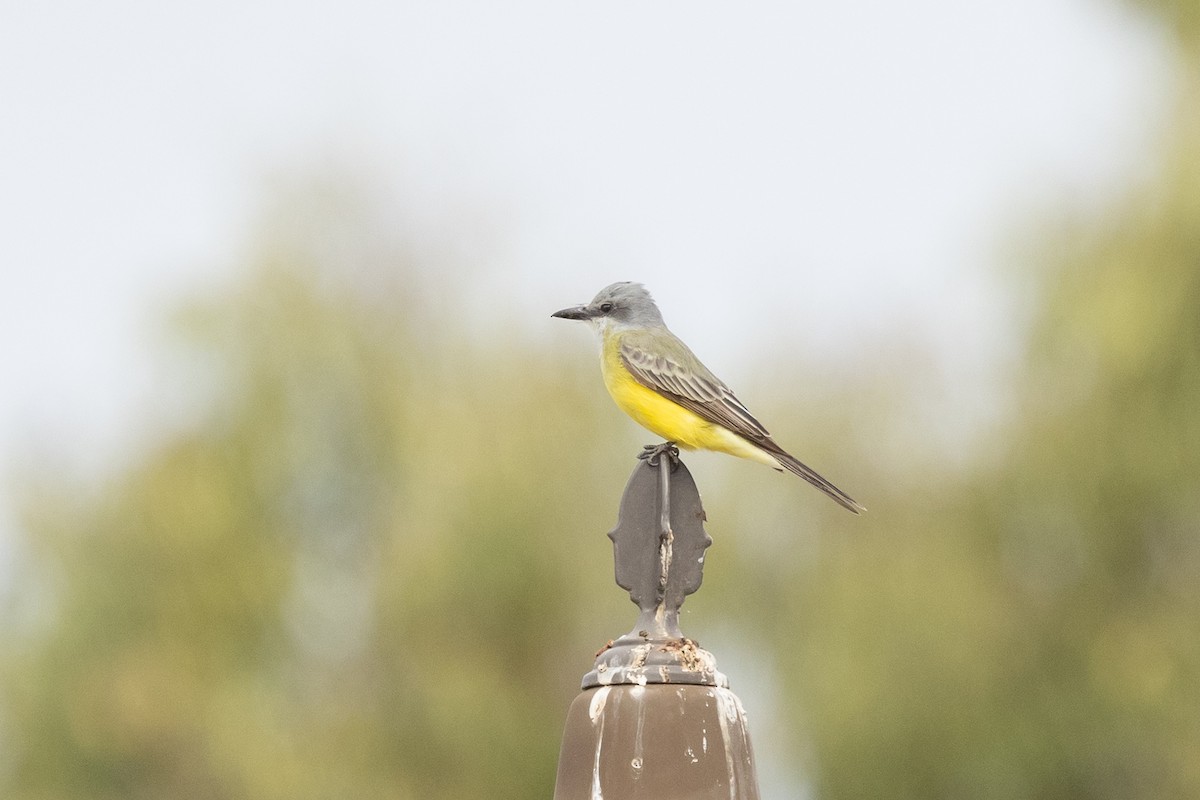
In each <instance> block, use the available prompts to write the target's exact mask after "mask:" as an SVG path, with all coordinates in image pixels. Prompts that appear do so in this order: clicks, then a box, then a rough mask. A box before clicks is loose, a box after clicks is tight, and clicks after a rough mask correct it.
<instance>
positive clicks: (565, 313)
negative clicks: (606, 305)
mask: <svg viewBox="0 0 1200 800" xmlns="http://www.w3.org/2000/svg"><path fill="white" fill-rule="evenodd" d="M550 316H552V317H558V318H559V319H591V318H592V315H591V314H589V313H588V310H587V306H571V307H570V308H564V309H563V310H562V311H555V312H554V313H553V314H551V315H550Z"/></svg>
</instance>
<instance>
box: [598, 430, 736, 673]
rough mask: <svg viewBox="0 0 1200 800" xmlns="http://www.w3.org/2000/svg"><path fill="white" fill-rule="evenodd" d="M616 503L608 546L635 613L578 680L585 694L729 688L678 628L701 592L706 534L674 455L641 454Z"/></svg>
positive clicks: (668, 451) (692, 486) (693, 492)
mask: <svg viewBox="0 0 1200 800" xmlns="http://www.w3.org/2000/svg"><path fill="white" fill-rule="evenodd" d="M639 458H640V461H639V463H638V465H637V467H636V468H635V469H634V471H633V474H632V475H631V476H630V478H629V483H628V484H627V485H626V487H625V494H624V495H623V496H622V497H621V510H620V515H619V518H618V520H617V526H616V527H615V528H613V530H612V531H611V532H610V533H609V534H608V536H609V538H610V539H612V541H613V560H614V562H615V565H616V578H617V585H618V586H620V587H621V588H623V589H626V590H628V592H629V597H630V599H631V600H633V602H634V603H635V604H637V607H638V609H639V611H640V612H641V613H640V615H639V616H638V620H637V624H636V625H635V626H634V628H633V630H632V631H630V632H629V633H627V634H625V635H624V636H622V637H621V638H619V639H617V640H616V641H615V642H612V643H610V645H609V646H608V647H606V648H605V649H603V650H602V651H601V652H600V653H599V654H598V655H597V658H596V664H595V667H594V669H593V670H592V671H591V672H589V673H588V674H587V675H586V676H584V682H583V685H584V688H588V687H590V686H602V685H610V684H620V683H636V684H641V685H645V684H647V683H690V684H703V685H708V686H728V681H727V680H726V679H725V676H724V675H722V674H721V673H719V672H717V670H716V664H715V662H714V660H713V657H712V655H711V654H709V653H708V652H706V651H704V650H701V649H700V647H699V646H698V645H697V644H696V642H694V641H692V640H691V639H687V638H685V637H684V636H683V633H682V632H681V631H680V630H679V608H680V606H682V605H683V601H684V598H685V597H687V595H689V594H692V593H693V592H695V591H696V590H697V589H699V588H700V582H701V581H702V580H703V578H704V551H705V550H706V549H707V548H708V546H709V545H711V544H712V538H711V537H710V536H709V535H708V532H707V531H705V530H704V519H705V517H704V508H703V506H702V505H701V503H700V492H699V491H698V490H697V489H696V482H695V481H694V480H693V479H692V475H691V473H690V472H688V469H687V467H686V466H684V464H683V462H682V461H681V460H680V459H679V451H678V449H676V448H675V446H674V444H672V443H670V442H667V443H666V444H664V445H656V446H652V447H648V448H646V451H645V452H644V453H643V454H642V455H641V456H640V457H639Z"/></svg>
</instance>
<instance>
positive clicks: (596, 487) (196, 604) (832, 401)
mask: <svg viewBox="0 0 1200 800" xmlns="http://www.w3.org/2000/svg"><path fill="white" fill-rule="evenodd" d="M1154 5H1161V6H1163V8H1164V9H1165V10H1167V11H1169V12H1170V13H1169V14H1166V15H1164V16H1167V17H1172V16H1173V15H1174V16H1179V17H1180V19H1182V20H1185V21H1186V20H1189V19H1190V20H1194V19H1195V15H1196V11H1195V7H1194V4H1186V7H1185V4H1175V5H1171V4H1157V3H1156V4H1154ZM1168 6H1169V8H1168ZM1175 12H1178V14H1176V13H1175ZM1179 30H1180V31H1181V37H1182V38H1183V39H1184V40H1185V44H1186V43H1187V42H1188V41H1190V40H1189V39H1188V37H1189V36H1193V35H1194V34H1193V33H1191V32H1190V31H1191V28H1190V27H1188V26H1187V25H1183V24H1180V26H1179ZM1183 49H1184V50H1185V51H1186V52H1194V51H1193V50H1192V49H1190V48H1189V47H1185V48H1183ZM1190 59H1191V57H1190V56H1185V57H1184V62H1185V63H1186V64H1189V65H1190V66H1191V67H1192V68H1188V69H1183V70H1181V79H1180V85H1179V95H1178V105H1177V107H1176V114H1175V116H1174V117H1173V119H1172V122H1171V125H1170V126H1169V129H1168V130H1167V131H1166V132H1165V133H1164V135H1163V137H1162V139H1161V150H1162V152H1161V158H1160V161H1159V165H1158V166H1159V169H1158V171H1157V173H1155V174H1154V175H1152V176H1150V177H1149V178H1147V179H1146V180H1145V181H1144V182H1143V183H1142V184H1140V185H1139V186H1137V187H1135V188H1134V189H1132V190H1131V191H1130V192H1129V193H1128V194H1127V196H1126V197H1125V198H1123V199H1122V200H1121V201H1120V202H1118V203H1115V204H1114V205H1113V206H1111V207H1110V208H1108V209H1106V210H1105V211H1103V212H1102V213H1100V214H1099V215H1098V216H1090V217H1088V218H1086V219H1082V220H1074V221H1070V222H1065V223H1063V224H1062V225H1061V227H1060V229H1057V230H1054V231H1052V232H1050V233H1048V234H1047V235H1046V236H1045V238H1044V247H1043V248H1042V255H1041V256H1040V257H1039V258H1038V259H1035V260H1034V263H1033V264H1032V267H1033V268H1032V269H1030V270H1029V271H1028V272H1027V273H1025V274H1023V275H1017V276H1015V277H1014V280H1018V281H1023V282H1024V283H1023V289H1024V293H1025V294H1026V295H1027V296H1028V297H1029V303H1030V305H1029V309H1028V311H1029V315H1030V318H1031V320H1032V324H1031V328H1030V336H1029V342H1028V347H1027V353H1026V356H1025V358H1023V359H1022V360H1021V362H1020V363H1019V365H1017V369H1016V370H1015V374H1014V375H1013V376H1012V381H1011V387H1012V408H1013V412H1012V414H1011V415H1010V417H1009V418H1008V420H1007V421H1006V422H1005V424H1004V425H1003V426H1001V430H1000V431H998V433H997V435H996V437H995V441H993V442H990V443H987V444H986V445H983V446H980V447H979V448H978V452H977V453H975V454H974V455H973V456H970V457H967V458H965V459H963V461H962V462H961V463H956V464H954V465H952V466H950V467H945V468H942V469H938V468H937V467H936V466H935V465H933V464H932V463H931V462H932V460H931V459H930V458H928V456H927V454H922V453H921V452H920V448H921V445H922V441H923V440H924V437H926V436H927V435H930V434H929V432H928V431H922V430H921V429H919V428H918V429H916V430H914V429H913V428H912V424H911V418H910V416H909V415H908V413H907V412H906V411H904V410H903V409H902V407H901V406H902V404H901V403H899V402H898V401H897V398H898V397H900V396H901V395H902V394H903V392H904V390H905V388H906V387H905V386H902V385H899V383H900V382H901V381H902V379H901V378H898V377H897V376H895V375H893V374H882V373H878V372H876V373H872V372H871V371H870V370H869V369H868V370H864V371H863V374H862V376H861V377H860V378H859V379H858V380H857V382H855V381H853V380H848V379H847V378H846V377H845V376H826V377H828V378H829V380H828V381H823V380H821V376H818V375H813V374H812V373H811V372H810V373H809V374H808V376H807V380H806V385H807V386H809V387H811V386H821V385H828V386H830V387H831V388H830V389H829V390H828V391H827V393H826V394H824V395H818V396H808V397H806V398H805V399H804V401H803V403H798V404H797V405H802V406H803V407H804V408H806V409H814V413H816V411H815V410H816V409H821V412H820V413H824V414H826V415H827V416H826V417H824V418H819V419H818V418H808V419H804V420H796V419H795V414H794V413H793V412H791V411H790V412H788V413H785V412H783V410H782V409H778V408H777V409H774V410H772V409H770V408H764V409H763V416H764V418H766V419H769V420H772V421H779V422H781V423H783V424H784V425H785V426H786V425H793V426H795V427H796V429H798V430H799V429H805V430H808V431H809V433H808V435H807V437H806V438H807V440H808V444H807V445H806V446H805V449H804V451H803V455H804V456H806V457H807V458H811V460H812V463H814V464H818V465H821V467H822V468H823V469H828V472H829V474H830V475H831V476H832V477H834V478H835V479H836V480H838V481H839V482H844V483H845V484H846V488H848V489H849V490H850V491H851V492H852V493H853V494H856V496H858V495H861V497H862V499H863V500H864V501H865V502H866V503H867V505H868V506H869V507H870V509H871V511H870V513H869V514H868V516H866V517H865V518H864V519H863V520H861V521H859V520H850V519H849V518H848V517H847V516H845V515H844V512H842V511H840V509H837V508H836V507H835V506H833V505H832V504H828V503H823V502H822V501H821V500H820V499H819V498H816V497H815V496H814V497H807V498H805V499H806V502H805V503H803V504H802V506H801V505H800V504H798V503H797V501H796V500H795V498H796V496H797V495H798V494H799V491H800V490H797V491H791V492H789V490H788V489H787V488H777V487H784V486H786V485H787V484H785V483H784V482H783V481H782V479H780V480H779V481H776V482H772V481H770V480H769V479H770V478H771V477H773V476H771V475H770V473H765V472H761V471H757V470H756V469H755V468H753V467H749V468H747V469H743V470H733V469H730V470H728V471H727V472H725V473H719V475H720V477H721V479H720V480H716V481H714V482H713V484H711V485H708V486H705V485H703V484H702V490H704V491H705V497H706V502H707V503H708V505H709V515H710V519H713V520H719V522H718V523H715V524H716V527H717V528H718V529H719V530H714V533H715V534H716V535H717V536H718V542H717V545H716V546H715V548H714V551H713V557H712V560H711V562H710V568H709V574H708V575H707V582H706V586H705V589H704V591H702V592H700V593H699V594H698V595H696V596H695V597H694V598H692V599H690V600H689V602H688V605H687V606H686V607H685V611H686V610H690V611H691V612H692V613H694V614H695V619H696V623H693V627H691V628H689V625H688V622H687V621H686V620H685V624H684V627H685V629H688V630H689V632H693V633H694V632H695V631H696V630H697V628H696V627H695V626H699V628H700V629H701V636H702V637H703V627H704V625H705V624H706V623H704V622H701V620H708V621H709V622H708V623H707V624H708V625H709V626H710V627H709V630H710V631H716V632H717V633H716V635H717V636H718V638H719V636H720V631H721V630H728V629H741V631H740V633H739V637H740V638H739V640H738V641H740V642H741V643H742V644H744V645H745V646H746V647H747V648H748V653H728V652H723V651H722V650H721V649H720V648H719V647H717V648H714V649H715V650H716V654H717V656H718V659H719V660H721V662H722V663H723V664H724V665H725V666H726V667H727V668H728V666H729V661H728V659H727V657H729V656H732V657H733V660H734V661H735V662H736V661H742V662H743V663H748V662H749V661H751V660H753V659H763V661H764V663H765V664H767V665H768V667H767V668H768V670H769V672H770V673H771V674H772V675H773V676H774V678H773V681H774V683H775V684H777V688H778V691H779V694H780V699H781V701H782V702H781V706H780V711H779V715H778V717H776V718H773V719H775V725H776V727H777V728H778V729H779V733H780V735H781V742H782V744H779V745H778V747H782V748H783V749H784V750H785V751H786V752H788V753H790V754H792V756H793V757H794V760H793V769H794V773H795V777H796V779H797V780H799V779H800V778H801V777H803V778H804V779H805V780H808V781H811V789H812V791H813V793H814V794H815V796H817V797H820V798H851V797H862V798H914V799H915V798H939V797H972V798H1015V797H1037V798H1134V797H1138V798H1194V797H1200V625H1198V624H1197V620H1200V536H1198V535H1197V534H1198V530H1197V529H1198V527H1200V526H1198V524H1197V523H1198V521H1200V492H1198V491H1197V479H1196V476H1197V475H1200V413H1198V409H1200V224H1198V221H1200V77H1198V76H1200V70H1196V69H1194V66H1195V64H1194V63H1193V62H1192V61H1191V60H1190ZM353 205H354V204H353V201H349V200H346V198H340V199H339V198H337V197H334V198H333V199H331V198H330V195H329V193H328V192H323V191H315V192H312V193H311V194H310V195H309V196H308V200H306V201H303V202H297V203H292V204H288V205H285V206H284V207H282V208H280V209H276V210H275V211H274V212H273V213H272V214H271V215H270V216H269V217H268V219H266V220H265V221H264V223H263V230H264V234H263V241H262V243H261V246H260V247H258V248H257V249H256V250H255V251H254V252H253V253H251V254H250V255H249V256H248V257H247V264H248V269H247V270H246V273H245V275H244V276H243V278H241V279H240V280H238V281H236V282H235V283H233V284H232V285H230V286H228V287H227V288H226V290H224V291H221V292H217V293H216V294H215V295H214V296H212V297H209V298H206V299H202V300H198V301H196V302H195V303H193V304H192V305H190V306H189V307H188V308H186V309H185V310H184V311H183V312H182V313H181V314H180V315H179V317H178V319H177V320H176V324H175V326H174V331H175V335H176V336H177V341H178V344H177V346H176V347H177V349H176V350H175V351H174V352H175V353H176V354H177V355H176V358H177V359H178V364H180V365H182V367H181V369H179V370H178V371H177V373H176V375H175V379H174V381H173V382H172V385H171V393H172V394H173V395H175V396H176V399H177V400H178V399H179V398H182V399H183V400H185V401H186V402H182V403H181V404H180V405H181V408H183V411H181V412H180V413H179V414H178V415H177V418H176V419H175V421H174V423H173V424H172V425H170V426H166V427H165V429H162V430H157V432H156V433H155V437H156V438H155V439H154V440H153V442H152V443H151V444H149V445H147V446H146V447H145V448H144V450H142V451H141V452H140V453H139V454H138V455H137V456H136V457H135V458H134V459H133V460H132V461H131V463H129V464H126V465H123V466H122V467H121V468H120V469H119V470H116V471H114V474H112V475H111V476H109V478H108V479H107V480H106V481H105V482H103V483H101V484H99V485H82V486H81V485H79V484H78V483H77V482H75V481H71V480H69V479H66V478H59V477H50V478H43V479H41V480H40V481H38V482H37V483H36V484H35V485H34V486H32V487H29V486H26V487H25V488H24V490H23V491H24V495H23V496H24V497H25V502H24V508H23V512H24V518H23V526H22V527H23V531H24V532H25V535H26V538H25V541H24V542H22V545H23V550H22V553H23V556H22V557H23V558H24V563H23V567H24V569H23V571H22V573H21V578H20V583H19V585H18V586H17V587H16V590H17V592H16V596H17V597H18V598H23V599H24V604H23V605H22V603H21V602H20V601H18V603H17V605H18V606H21V608H22V610H23V613H22V614H20V615H10V617H11V620H12V621H11V622H10V624H9V625H7V626H6V631H5V634H6V638H7V646H6V648H5V649H4V652H3V653H2V654H0V679H2V680H0V796H3V797H4V798H11V800H47V799H50V798H54V799H58V798H62V799H63V800H66V798H103V799H104V800H108V798H114V799H115V798H163V797H170V798H193V797H194V798H218V799H219V798H231V799H233V798H239V799H240V798H247V799H248V800H259V799H260V798H262V799H264V800H265V799H268V798H280V799H281V800H282V799H283V798H288V799H289V800H293V799H296V798H323V797H378V798H397V799H399V798H484V797H487V798H491V797H546V796H548V795H549V793H550V791H551V788H552V786H553V780H554V770H555V765H556V760H557V754H558V743H559V736H560V733H561V729H562V723H563V720H564V715H565V711H566V708H567V705H568V703H569V702H570V699H571V698H572V697H573V696H574V694H575V692H576V691H577V688H578V680H579V677H580V676H581V675H582V674H583V672H585V671H586V670H587V668H588V667H589V666H590V662H591V653H592V652H593V651H594V650H595V649H596V648H597V647H598V646H599V645H601V644H602V643H603V642H604V640H605V639H606V638H608V637H611V636H613V635H615V634H618V633H621V632H622V630H623V626H624V625H626V624H628V623H629V622H631V621H632V618H633V613H632V607H631V606H630V605H629V604H628V601H627V599H626V598H624V597H623V596H622V595H621V593H620V591H619V590H617V589H616V588H615V587H614V586H613V584H612V576H611V567H610V564H611V562H610V560H609V559H610V553H611V551H610V547H609V543H608V541H607V540H606V539H605V538H604V537H603V536H602V535H601V534H602V533H603V531H604V530H605V529H606V528H607V526H608V525H609V524H611V522H612V520H613V517H614V514H615V509H616V501H617V498H618V497H619V493H620V490H621V487H622V481H623V480H624V477H625V474H626V471H627V470H628V469H631V468H632V465H633V462H632V460H631V457H632V455H633V454H632V453H631V452H629V449H630V448H629V447H628V442H629V438H628V436H626V435H625V434H624V430H625V426H627V425H629V424H630V423H628V422H626V421H625V420H623V419H621V418H619V416H618V414H617V412H615V410H614V409H613V408H612V407H611V405H610V403H609V401H608V399H607V398H606V397H605V396H604V394H603V392H602V391H601V389H600V384H599V380H598V377H597V375H596V365H595V364H594V363H593V361H592V359H591V358H583V357H581V355H580V352H579V347H578V342H577V341H575V339H574V338H569V337H565V336H564V341H563V342H562V344H559V343H555V342H545V341H531V340H530V337H529V336H528V335H527V331H528V329H529V328H528V326H527V325H524V324H518V323H517V322H516V321H512V320H510V321H508V322H507V323H505V324H503V325H502V328H503V330H502V331H501V332H500V335H496V336H494V337H491V338H489V339H487V340H486V341H480V339H479V338H478V337H472V336H471V335H469V334H468V333H467V332H465V331H464V329H463V327H462V326H461V324H460V321H459V320H458V319H457V318H456V317H455V316H454V315H453V314H448V313H445V308H444V305H443V304H441V303H439V299H438V295H437V292H436V290H435V289H433V288H431V287H430V286H429V284H428V283H426V282H424V281H423V280H422V278H421V276H422V275H427V274H429V272H430V269H431V267H430V264H429V263H428V259H429V258H430V256H429V255H428V254H418V253H416V252H413V251H410V250H406V249H405V248H404V247H401V246H397V245H395V244H394V243H390V242H389V241H387V240H386V237H382V236H381V235H380V233H379V229H378V228H376V227H372V225H371V224H369V223H364V222H361V221H360V220H361V219H362V218H365V217H369V216H370V215H369V214H361V213H359V212H361V211H362V209H361V208H354V207H353ZM347 265H350V267H348V266H347ZM568 299H572V298H568ZM917 372H918V374H910V375H908V376H907V378H906V380H908V381H909V382H910V384H909V385H908V387H907V388H908V389H911V385H912V384H917V383H920V382H921V381H922V380H924V379H925V377H927V376H925V375H924V374H921V373H920V370H919V369H918V370H917ZM790 388H791V387H775V389H776V390H777V391H778V392H779V393H780V396H783V395H784V394H786V393H788V390H789V389H790ZM801 391H804V390H802V389H801V388H800V387H795V392H794V393H793V394H798V393H799V392H801ZM807 391H810V392H812V391H817V390H813V389H808V390H807ZM789 419H790V420H791V421H790V422H789V421H787V420H789ZM897 431H903V436H901V437H900V438H898V439H897V438H896V437H897ZM776 432H777V433H778V434H780V436H779V438H780V440H781V441H785V442H786V441H797V440H798V439H797V437H794V436H790V435H788V432H787V430H786V428H780V429H779V430H777V431H776ZM889 437H891V440H892V441H899V442H900V443H901V446H902V447H908V448H910V450H911V453H912V455H911V458H900V457H897V458H890V459H889V458H886V457H882V456H881V457H876V455H873V448H874V447H876V446H878V443H879V442H880V441H883V440H886V439H888V438H889ZM962 464H966V465H967V466H966V468H963V466H962ZM698 477H700V476H698ZM701 480H702V481H703V478H702V477H701ZM764 486H766V487H767V488H764ZM768 489H769V494H768ZM825 506H828V508H826V507H825ZM810 507H811V508H810ZM713 525H714V523H710V528H712V527H713ZM813 531H825V533H821V534H814V533H813ZM713 620H716V621H715V622H713ZM722 621H723V622H722ZM722 626H724V628H723V627H722ZM708 643H709V644H712V642H708ZM738 677H739V676H738V673H737V672H736V671H733V674H732V678H733V681H734V688H735V689H737V688H738ZM749 711H750V713H751V716H752V717H753V716H754V715H755V714H756V713H761V714H763V715H767V714H768V713H769V711H770V710H768V709H755V708H754V707H753V706H751V707H750V709H749Z"/></svg>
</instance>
